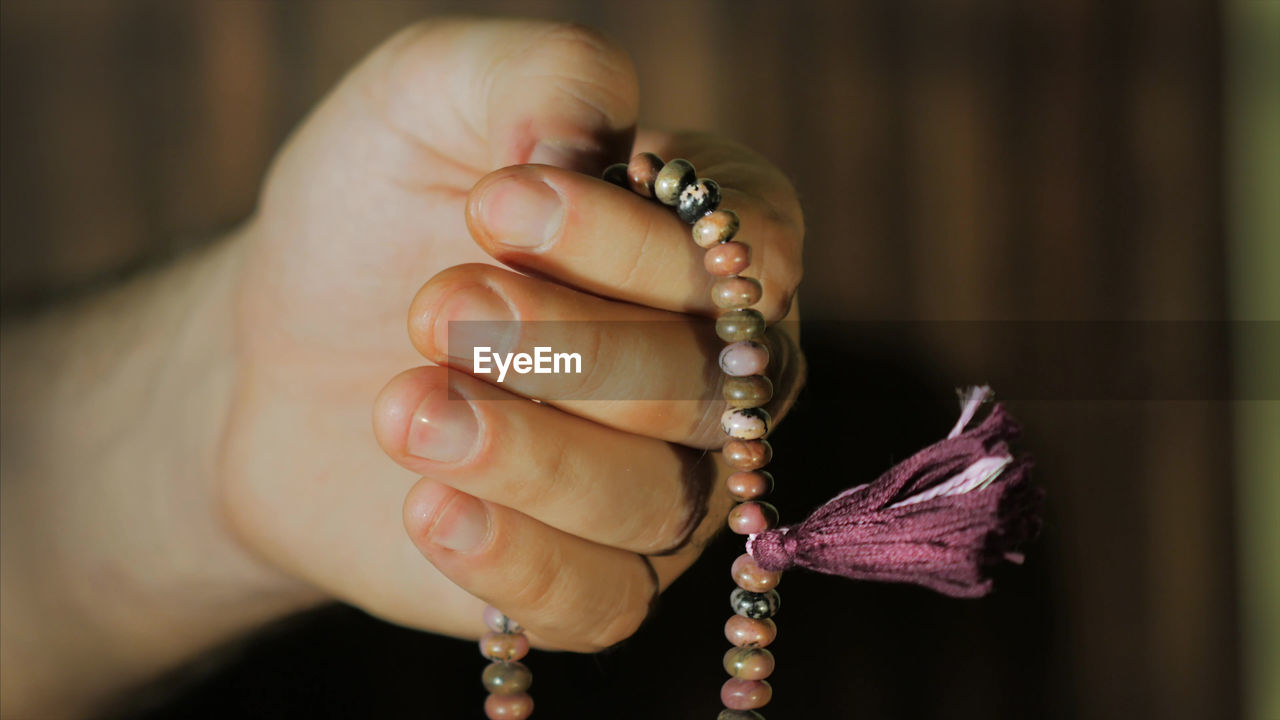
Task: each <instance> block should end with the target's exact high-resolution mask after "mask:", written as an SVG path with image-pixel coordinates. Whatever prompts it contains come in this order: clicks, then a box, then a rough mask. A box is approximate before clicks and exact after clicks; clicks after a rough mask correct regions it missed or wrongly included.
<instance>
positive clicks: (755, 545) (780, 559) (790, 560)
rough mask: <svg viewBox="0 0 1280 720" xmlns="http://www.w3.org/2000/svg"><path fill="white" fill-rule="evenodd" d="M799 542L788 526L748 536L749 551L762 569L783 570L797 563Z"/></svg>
mask: <svg viewBox="0 0 1280 720" xmlns="http://www.w3.org/2000/svg"><path fill="white" fill-rule="evenodd" d="M797 548H798V542H797V537H796V535H794V534H792V533H789V532H787V529H786V528H780V529H779V530H777V531H771V532H765V533H760V534H758V535H751V536H749V537H748V538H747V552H748V553H750V554H751V557H753V558H755V561H756V564H757V565H759V566H760V568H761V569H762V570H768V571H770V572H781V571H783V570H789V569H791V568H792V567H794V566H795V564H796V550H797Z"/></svg>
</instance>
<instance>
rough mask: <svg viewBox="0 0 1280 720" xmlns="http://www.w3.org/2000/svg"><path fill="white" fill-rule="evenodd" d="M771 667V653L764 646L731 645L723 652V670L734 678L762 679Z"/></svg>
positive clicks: (772, 664) (770, 671) (767, 675)
mask: <svg viewBox="0 0 1280 720" xmlns="http://www.w3.org/2000/svg"><path fill="white" fill-rule="evenodd" d="M773 667H774V660H773V653H771V652H769V651H768V650H765V649H764V648H746V647H732V648H729V649H728V650H726V651H725V653H724V671H725V672H727V673H729V674H730V675H732V676H734V677H736V678H742V679H743V680H763V679H765V678H767V677H769V676H770V675H772V674H773Z"/></svg>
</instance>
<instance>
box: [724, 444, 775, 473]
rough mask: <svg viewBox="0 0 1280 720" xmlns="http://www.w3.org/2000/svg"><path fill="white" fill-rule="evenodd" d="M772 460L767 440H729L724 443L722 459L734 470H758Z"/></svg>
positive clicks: (771, 450)
mask: <svg viewBox="0 0 1280 720" xmlns="http://www.w3.org/2000/svg"><path fill="white" fill-rule="evenodd" d="M770 460H773V446H772V445H770V444H769V441H768V440H730V441H729V442H727V443H725V444H724V461H725V462H726V463H728V465H729V467H731V468H733V469H734V470H759V469H760V468H762V467H764V466H765V465H768V464H769V461H770Z"/></svg>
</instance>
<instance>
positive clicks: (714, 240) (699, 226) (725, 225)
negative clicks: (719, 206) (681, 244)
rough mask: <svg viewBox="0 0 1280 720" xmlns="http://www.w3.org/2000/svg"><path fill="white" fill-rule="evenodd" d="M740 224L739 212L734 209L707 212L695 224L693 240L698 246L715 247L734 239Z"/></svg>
mask: <svg viewBox="0 0 1280 720" xmlns="http://www.w3.org/2000/svg"><path fill="white" fill-rule="evenodd" d="M738 225H739V221H738V214H737V213H735V212H734V211H732V210H716V211H715V212H712V213H707V214H706V215H703V216H702V217H701V218H698V221H697V222H695V223H694V224H693V241H694V242H695V243H697V244H698V247H704V248H710V247H715V246H716V245H718V244H720V243H724V242H729V241H730V240H732V239H733V236H734V235H737V234H738Z"/></svg>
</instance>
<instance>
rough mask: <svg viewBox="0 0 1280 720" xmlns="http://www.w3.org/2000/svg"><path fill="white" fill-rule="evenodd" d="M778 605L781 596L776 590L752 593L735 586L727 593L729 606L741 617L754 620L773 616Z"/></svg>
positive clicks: (780, 603)
mask: <svg viewBox="0 0 1280 720" xmlns="http://www.w3.org/2000/svg"><path fill="white" fill-rule="evenodd" d="M780 605H782V597H781V596H780V595H778V591H777V590H769V591H768V592H762V593H754V592H751V591H750V590H743V589H742V588H737V589H736V590H734V591H733V592H732V593H730V594H729V606H730V607H732V608H733V611H734V612H735V613H737V614H739V615H741V616H742V617H747V618H752V619H754V620H761V619H763V618H768V617H773V616H774V615H775V614H777V612H778V607H779V606H780Z"/></svg>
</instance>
